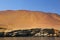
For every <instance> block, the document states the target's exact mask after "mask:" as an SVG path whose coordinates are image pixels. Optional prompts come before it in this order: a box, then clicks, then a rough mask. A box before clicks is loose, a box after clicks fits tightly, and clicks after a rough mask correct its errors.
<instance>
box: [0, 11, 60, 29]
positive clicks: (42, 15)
mask: <svg viewBox="0 0 60 40" xmlns="http://www.w3.org/2000/svg"><path fill="white" fill-rule="evenodd" d="M0 28H5V29H8V30H16V29H31V28H55V29H60V15H57V14H53V13H46V12H39V11H28V10H6V11H0Z"/></svg>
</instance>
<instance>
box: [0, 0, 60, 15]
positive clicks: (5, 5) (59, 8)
mask: <svg viewBox="0 0 60 40" xmlns="http://www.w3.org/2000/svg"><path fill="white" fill-rule="evenodd" d="M0 10H33V11H43V12H52V13H58V14H60V0H0Z"/></svg>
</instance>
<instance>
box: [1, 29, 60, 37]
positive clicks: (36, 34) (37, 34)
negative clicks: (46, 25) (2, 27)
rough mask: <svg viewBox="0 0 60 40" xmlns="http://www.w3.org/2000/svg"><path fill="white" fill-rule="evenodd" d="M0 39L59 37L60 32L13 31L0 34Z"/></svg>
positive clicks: (42, 30) (45, 30)
mask: <svg viewBox="0 0 60 40" xmlns="http://www.w3.org/2000/svg"><path fill="white" fill-rule="evenodd" d="M0 37H60V31H57V32H55V30H54V29H53V28H52V29H41V28H34V29H25V30H13V31H10V32H6V33H5V32H0Z"/></svg>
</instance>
